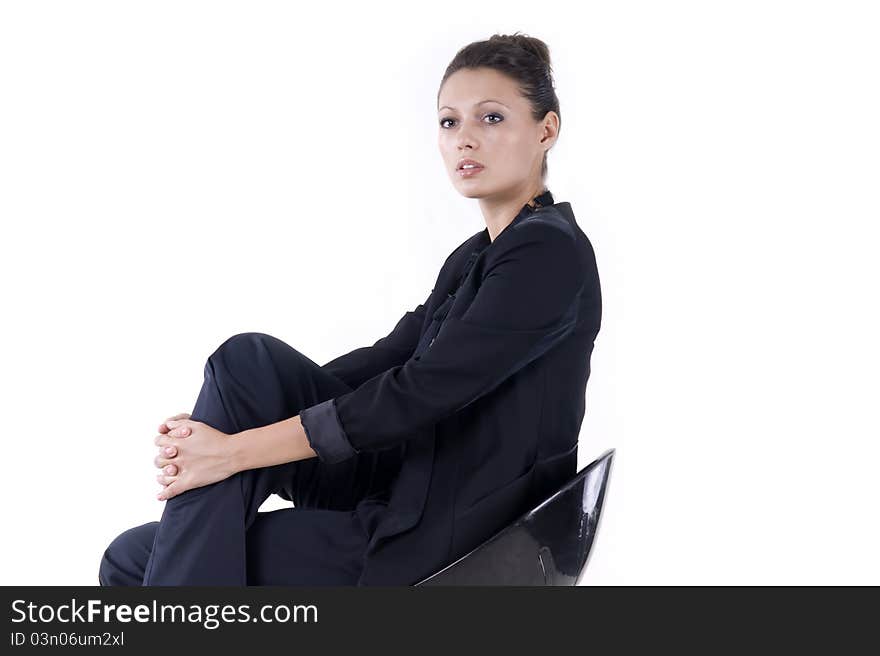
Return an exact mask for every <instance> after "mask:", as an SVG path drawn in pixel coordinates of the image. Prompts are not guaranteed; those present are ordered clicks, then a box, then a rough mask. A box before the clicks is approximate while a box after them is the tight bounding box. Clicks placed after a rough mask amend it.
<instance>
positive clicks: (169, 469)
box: [153, 412, 192, 476]
mask: <svg viewBox="0 0 880 656" xmlns="http://www.w3.org/2000/svg"><path fill="white" fill-rule="evenodd" d="M191 416H192V415H190V414H189V413H188V412H181V413H180V414H177V415H174V416H173V417H168V419H166V420H165V421H164V422H162V423H161V424H159V432H160V433H162V434H163V435H164V434H166V433H170V432H171V429H170V428H169V427H168V422H169V421H176V420H178V419H189V418H190V417H191ZM188 435H189V428H188V427H186V426H182V427H181V428H178V429H177V430H175V431H174V434H173V435H172V436H171V437H187V436H188ZM176 455H177V449H176V448H175V447H173V446H166V447H162V448H160V449H159V455H157V456H156V457H155V458H154V459H153V463H154V464H155V465H156V466H157V467H158V468H159V469H162V470H163V471H164V472H165V473H166V474H168V475H169V476H174V475H175V474H177V465H175V464H173V463H172V462H171V461H170V460H169V458H173V457H174V456H176ZM163 456H164V458H163Z"/></svg>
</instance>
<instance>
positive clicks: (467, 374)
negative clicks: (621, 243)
mask: <svg viewBox="0 0 880 656" xmlns="http://www.w3.org/2000/svg"><path fill="white" fill-rule="evenodd" d="M512 228H513V229H512V230H511V231H510V232H508V230H507V229H505V230H504V231H502V233H501V234H500V235H499V236H498V237H497V238H496V243H493V244H491V246H490V249H489V251H488V252H487V257H486V261H485V267H484V270H483V275H482V280H481V284H480V286H479V289H478V290H477V292H476V295H475V296H474V298H473V301H472V302H471V304H470V306H469V307H468V309H467V310H466V311H465V313H464V314H463V315H462V316H461V317H459V318H454V317H452V316H448V317H447V318H446V320H445V321H444V323H443V326H442V328H441V330H440V332H439V333H438V334H437V336H436V338H435V341H434V343H433V345H432V346H431V347H430V348H429V349H428V350H427V351H425V352H424V353H423V354H422V355H421V356H420V357H419V358H411V359H409V360H408V361H406V362H405V363H404V364H401V365H397V366H393V367H391V368H390V369H388V370H387V371H385V372H384V373H383V374H382V375H379V376H375V377H374V378H372V379H370V380H368V381H366V382H365V383H364V384H363V385H361V386H360V387H359V388H357V389H356V390H354V391H352V392H349V393H346V394H343V395H341V396H338V397H336V398H333V399H328V400H326V401H323V402H321V403H318V404H316V405H313V406H312V407H310V408H306V409H304V410H302V411H301V412H300V420H301V422H302V425H303V428H304V429H305V432H306V436H307V438H308V440H309V443H310V445H311V447H312V449H313V450H314V451H315V452H316V453H317V454H318V457H319V458H320V459H321V460H322V461H324V462H328V463H334V462H339V461H341V460H345V459H347V458H350V457H353V456H354V455H356V454H357V453H360V452H361V451H369V450H376V449H383V448H387V447H388V446H391V445H394V444H395V443H397V442H400V441H401V440H405V439H407V438H408V437H413V436H418V435H419V434H420V433H419V432H418V429H420V428H423V427H425V426H426V425H427V424H432V423H436V422H437V421H439V420H441V419H443V418H444V417H447V416H449V415H451V414H453V413H455V412H457V411H459V410H461V409H462V408H464V407H465V406H467V405H469V404H470V403H473V402H474V401H475V400H477V399H478V398H480V397H482V396H483V395H485V394H487V393H488V392H490V391H492V390H493V389H495V387H497V386H498V385H500V384H501V383H502V382H503V381H504V380H506V379H507V378H508V377H510V376H511V375H513V374H514V373H516V372H517V371H518V370H519V369H521V368H522V367H524V366H525V365H526V364H528V363H529V362H531V361H533V360H534V359H536V358H537V357H540V356H541V355H543V354H544V353H545V352H546V351H547V350H549V349H550V348H551V347H552V346H554V345H555V344H557V343H558V342H559V341H561V340H562V339H563V338H564V337H566V336H567V335H568V334H569V333H570V332H571V330H573V329H574V326H575V324H576V321H577V309H578V301H579V297H580V294H581V292H582V290H583V289H584V272H583V267H582V266H581V264H580V258H579V256H578V251H577V244H576V242H575V240H574V237H573V235H572V234H569V233H568V232H566V231H564V230H562V229H560V228H559V227H557V226H555V225H553V224H550V223H547V222H543V221H532V222H523V223H522V224H517V225H514V226H512Z"/></svg>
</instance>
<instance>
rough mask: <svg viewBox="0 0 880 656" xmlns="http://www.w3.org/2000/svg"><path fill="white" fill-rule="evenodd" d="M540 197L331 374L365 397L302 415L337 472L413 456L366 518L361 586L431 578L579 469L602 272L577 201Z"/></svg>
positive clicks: (449, 262)
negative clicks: (578, 217) (374, 456)
mask: <svg viewBox="0 0 880 656" xmlns="http://www.w3.org/2000/svg"><path fill="white" fill-rule="evenodd" d="M538 201H539V203H541V204H542V205H544V206H543V207H539V208H538V209H535V210H533V209H532V208H530V207H529V206H524V207H523V208H522V210H521V211H520V212H519V213H518V214H517V216H516V218H515V219H514V220H513V222H512V223H510V224H509V225H508V226H507V227H506V228H505V229H504V230H502V232H501V233H500V234H499V235H498V236H497V237H496V238H495V240H494V241H491V242H490V239H489V233H488V230H487V229H484V230H482V231H481V232H478V233H477V234H475V235H473V236H472V237H470V238H469V239H467V240H466V241H465V242H464V243H462V244H461V245H460V246H458V247H457V248H456V249H455V250H454V251H453V252H452V253H451V254H450V255H449V257H448V258H447V259H446V262H445V263H444V265H443V267H442V268H441V270H440V274H439V276H438V277H437V281H436V284H435V286H434V289H433V290H432V292H431V295H430V296H429V297H428V298H427V299H426V301H425V302H424V303H422V304H420V305H419V306H418V307H417V308H415V309H414V310H413V311H411V312H407V313H406V314H405V315H404V317H403V318H402V319H401V320H400V321H399V322H398V324H397V326H396V327H395V329H394V330H393V331H392V332H391V334H389V335H388V336H387V337H385V338H383V339H380V340H379V341H378V342H376V344H375V345H374V346H372V347H369V348H363V349H357V350H355V351H352V352H351V353H348V354H346V355H343V356H341V357H339V358H336V359H335V360H333V361H331V362H329V363H327V364H326V365H324V367H323V369H324V370H325V371H328V372H330V373H332V374H333V375H334V376H336V377H338V378H340V379H342V380H344V381H346V382H347V383H348V384H349V385H350V386H351V387H353V388H356V389H353V390H352V391H350V392H347V393H345V394H341V395H339V396H336V397H335V398H330V399H325V400H324V401H322V402H320V403H317V404H315V405H313V406H311V407H309V408H305V409H303V410H302V411H301V412H300V418H301V420H302V423H303V426H304V428H305V429H306V433H307V435H308V438H309V441H310V443H311V446H312V448H313V449H314V450H315V451H316V452H317V453H318V456H319V458H320V459H321V460H322V461H323V462H325V463H336V462H342V461H345V460H346V459H348V458H351V457H353V456H355V455H356V454H358V453H365V452H370V451H375V450H377V449H389V448H392V449H393V447H395V446H396V445H402V446H403V447H404V449H403V462H402V465H401V466H400V472H399V475H398V477H397V479H396V480H395V481H394V483H393V487H392V490H391V495H390V500H388V501H387V502H386V501H385V500H383V499H381V498H372V499H371V498H367V499H364V500H362V501H361V502H360V503H359V504H358V506H357V509H356V510H357V513H358V515H359V517H360V518H361V520H362V522H363V523H364V524H365V525H366V526H367V527H368V529H369V535H370V541H369V545H368V549H367V552H366V555H365V560H364V570H363V573H362V574H361V577H360V579H359V584H361V585H376V584H388V583H394V584H412V583H415V582H417V581H418V580H420V579H421V578H423V577H425V576H427V575H429V574H431V573H433V572H434V571H436V570H437V569H439V568H440V567H442V566H443V565H445V564H447V563H449V562H451V561H452V560H455V559H456V558H458V557H460V556H462V555H464V554H465V553H467V552H468V551H470V550H471V549H473V548H474V547H475V546H477V545H478V544H479V543H480V542H482V541H483V540H485V539H486V538H488V537H489V536H490V535H491V534H493V533H494V532H495V531H496V530H498V529H500V528H501V527H503V526H504V525H505V524H507V523H508V522H509V521H511V520H513V519H514V518H515V517H516V516H518V515H519V514H520V513H522V512H523V511H524V510H526V509H527V507H528V506H529V505H530V504H532V503H534V502H536V501H537V500H539V499H540V498H541V497H542V496H543V495H546V494H547V493H549V492H550V491H551V490H552V489H554V488H555V487H556V486H558V485H560V484H562V483H563V482H564V481H565V480H566V479H567V478H569V477H570V476H573V475H574V474H575V470H576V466H577V439H578V434H579V431H580V427H581V422H582V420H583V416H584V406H585V393H586V384H587V379H588V377H589V374H590V356H591V353H592V349H593V344H594V340H595V338H596V335H597V334H598V331H599V326H600V322H601V311H602V310H601V308H602V303H601V292H600V286H599V276H598V271H597V268H596V261H595V255H594V252H593V248H592V245H591V243H590V241H589V239H588V238H587V236H586V235H585V234H584V233H583V231H582V230H581V229H580V227H579V226H578V225H577V222H576V221H575V217H574V215H573V213H572V210H571V206H570V204H569V203H556V204H553V200H552V195H551V194H550V192H545V193H544V194H543V195H542V196H539V197H538ZM459 283H460V284H461V286H460V287H459ZM388 453H394V451H393V450H392V451H389V452H388Z"/></svg>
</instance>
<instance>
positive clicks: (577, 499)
mask: <svg viewBox="0 0 880 656" xmlns="http://www.w3.org/2000/svg"><path fill="white" fill-rule="evenodd" d="M613 460H614V449H608V450H607V451H606V452H605V453H603V454H602V455H601V456H599V458H597V459H596V460H594V461H593V462H591V463H590V464H589V465H587V466H586V467H584V468H583V469H582V470H581V471H579V472H578V473H577V474H576V475H575V476H574V478H572V479H571V480H570V481H568V482H567V483H565V485H563V486H562V487H560V488H559V489H558V490H556V491H555V492H554V493H553V494H551V495H550V496H549V497H547V498H546V499H544V500H543V501H541V502H540V503H539V504H538V505H536V506H535V507H534V508H532V509H531V510H529V511H528V512H526V513H525V514H523V515H522V516H520V517H519V518H518V519H517V520H516V521H514V522H513V523H512V524H510V525H509V526H506V527H505V528H503V529H501V530H500V531H498V532H497V533H496V534H495V535H493V536H492V537H490V538H489V539H488V540H486V541H485V542H483V543H482V544H481V545H479V546H478V547H476V548H475V549H473V550H472V551H470V552H469V553H467V554H465V555H464V556H462V557H461V558H459V559H458V560H456V561H455V562H453V563H451V564H449V565H447V566H446V567H444V568H443V569H441V570H440V571H439V572H436V573H435V574H432V575H431V576H429V577H427V578H425V579H423V580H421V581H419V582H418V583H416V585H577V584H578V583H579V582H580V581H581V579H582V578H583V575H584V572H585V571H586V566H587V561H588V560H589V557H590V552H591V551H592V548H593V543H594V542H595V539H596V534H597V533H598V531H599V519H600V517H601V514H602V506H603V504H604V502H605V493H606V490H607V488H608V480H609V478H610V476H611V465H612V462H613Z"/></svg>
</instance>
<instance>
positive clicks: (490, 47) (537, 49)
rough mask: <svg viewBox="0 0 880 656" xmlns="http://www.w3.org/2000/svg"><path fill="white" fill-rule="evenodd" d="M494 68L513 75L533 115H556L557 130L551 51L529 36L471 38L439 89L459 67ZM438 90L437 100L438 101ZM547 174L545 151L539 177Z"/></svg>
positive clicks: (538, 117)
mask: <svg viewBox="0 0 880 656" xmlns="http://www.w3.org/2000/svg"><path fill="white" fill-rule="evenodd" d="M480 67H486V68H493V69H495V70H496V71H499V72H501V73H504V74H505V75H508V76H509V77H511V78H513V79H514V80H515V81H516V82H517V84H518V85H519V89H520V93H522V95H523V96H524V97H525V98H526V99H527V100H528V101H529V103H530V104H531V106H532V118H534V119H535V120H536V121H540V120H541V119H542V118H544V117H545V116H546V115H547V112H549V111H551V110H552V111H554V112H556V113H557V114H558V115H559V123H560V126H559V127H560V129H561V128H562V115H561V114H560V113H559V98H557V97H556V89H555V88H554V86H553V68H552V66H551V64H550V50H549V49H548V48H547V44H546V43H544V42H543V41H541V39H537V38H535V37H532V36H527V35H525V34H520V33H518V32H516V33H514V34H493V35H492V36H491V37H489V38H488V39H487V40H486V41H474V42H473V43H470V44H468V45H466V46H465V47H464V48H462V49H461V50H459V51H458V52H457V53H456V54H455V57H453V58H452V61H451V62H450V63H449V66H447V67H446V72H445V73H444V74H443V79H442V80H440V89H442V88H443V84H444V83H445V82H446V80H447V78H448V77H449V76H450V75H452V74H453V73H455V72H456V71H457V70H459V69H462V68H480ZM440 89H438V90H437V102H438V104H439V102H440ZM546 175H547V153H546V152H545V153H544V161H543V162H542V164H541V177H542V178H544V177H546Z"/></svg>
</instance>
